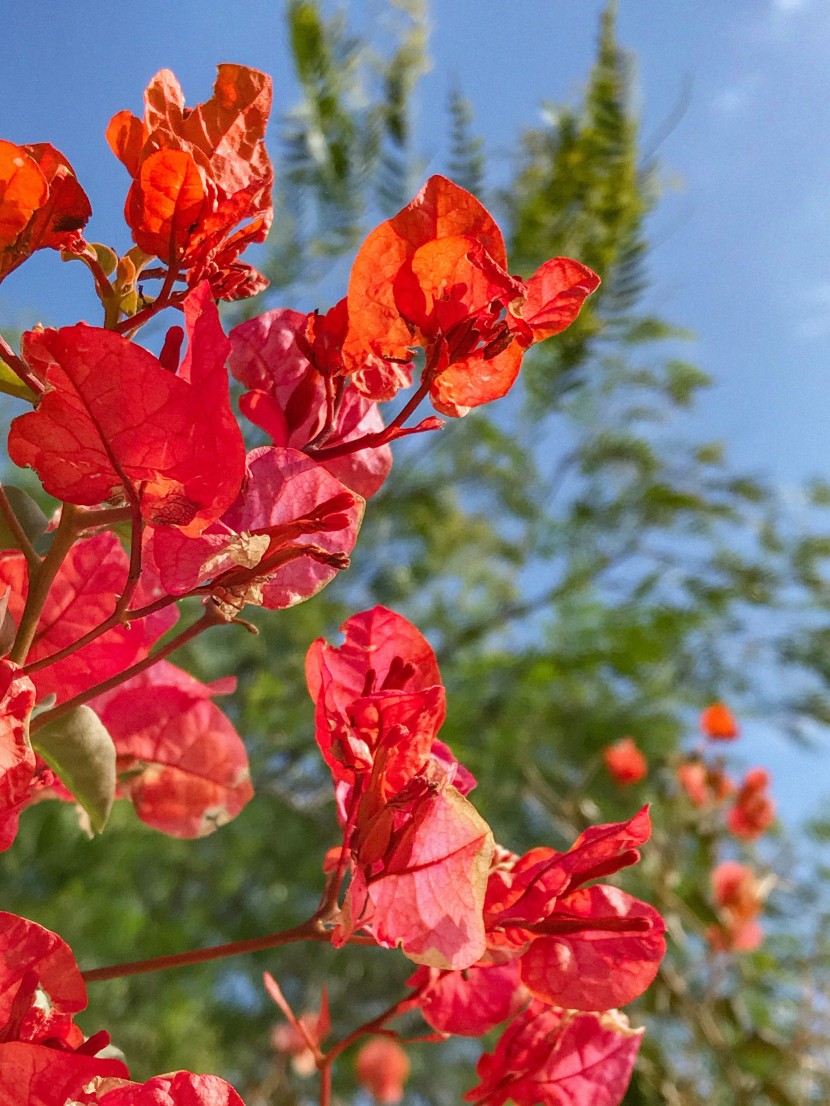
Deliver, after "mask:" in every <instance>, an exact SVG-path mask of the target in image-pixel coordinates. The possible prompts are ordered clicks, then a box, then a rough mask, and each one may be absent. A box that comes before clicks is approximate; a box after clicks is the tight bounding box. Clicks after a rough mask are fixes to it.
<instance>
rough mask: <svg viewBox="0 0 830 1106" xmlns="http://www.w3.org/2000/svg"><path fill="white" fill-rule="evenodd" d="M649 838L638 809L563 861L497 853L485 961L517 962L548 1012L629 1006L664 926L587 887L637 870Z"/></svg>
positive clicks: (644, 814)
mask: <svg viewBox="0 0 830 1106" xmlns="http://www.w3.org/2000/svg"><path fill="white" fill-rule="evenodd" d="M650 832H651V824H650V821H649V817H648V810H647V808H643V810H641V811H640V812H639V813H638V814H636V815H635V816H634V817H633V818H631V819H630V820H629V821H628V822H619V823H611V824H609V825H603V826H592V827H590V828H589V829H587V830H585V832H584V833H583V834H581V835H580V837H579V838H578V839H577V840H576V842H575V843H574V844H573V846H572V847H571V848H570V849H569V850H568V851H567V852H565V853H557V852H556V851H555V850H553V849H547V848H538V849H533V850H531V851H530V852H529V853H526V854H525V855H524V856H522V857H515V856H512V854H509V853H505V852H504V851H501V852H499V853H497V854H496V857H495V863H494V865H493V868H492V869H491V872H490V879H489V883H488V887H487V900H486V905H485V923H486V927H487V941H488V947H489V949H490V953H489V956H490V958H491V959H492V960H496V961H498V960H499V959H505V958H506V957H509V956H511V955H512V956H518V957H519V958H520V973H521V979H522V982H523V983H524V984H525V985H526V986H527V987H528V988H529V989H530V991H531V992H532V993H533V994H534V995H535V996H536V997H537V998H540V999H542V1000H543V1001H545V1002H548V1003H551V1004H553V1005H556V1006H566V1007H568V1008H570V1009H573V1010H606V1009H608V1008H609V1007H611V1006H623V1005H625V1004H626V1003H628V1002H631V1001H632V1000H633V999H635V998H636V997H637V996H638V995H640V994H641V993H642V992H643V991H644V990H645V989H646V987H648V985H649V984H650V983H651V981H652V980H653V979H654V976H655V975H656V974H657V968H658V967H659V964H660V961H661V960H662V958H663V955H664V953H665V949H666V944H665V938H664V931H665V925H664V922H663V919H662V918H661V917H660V915H659V914H658V913H657V911H656V910H654V908H653V907H651V906H649V905H648V904H646V903H643V902H640V901H639V900H638V899H634V898H632V897H631V896H630V895H628V894H626V893H625V892H624V891H621V890H620V889H619V888H617V887H612V886H608V885H606V884H595V883H593V881H594V880H596V879H599V878H601V877H602V876H606V875H610V874H611V873H613V872H616V871H619V870H620V869H621V868H624V867H626V866H627V865H629V864H633V863H635V862H636V861H637V860H638V859H639V852H638V846H639V845H642V844H643V843H644V842H645V841H646V840H647V839H648V837H649V834H650ZM586 884H591V886H586Z"/></svg>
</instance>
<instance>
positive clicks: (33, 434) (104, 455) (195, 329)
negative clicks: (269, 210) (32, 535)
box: [9, 286, 245, 533]
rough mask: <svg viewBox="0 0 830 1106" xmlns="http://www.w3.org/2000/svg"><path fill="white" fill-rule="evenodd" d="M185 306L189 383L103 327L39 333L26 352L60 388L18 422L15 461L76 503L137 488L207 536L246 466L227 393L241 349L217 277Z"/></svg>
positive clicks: (167, 520)
mask: <svg viewBox="0 0 830 1106" xmlns="http://www.w3.org/2000/svg"><path fill="white" fill-rule="evenodd" d="M185 312H186V321H187V329H188V334H189V339H190V346H189V349H188V354H187V357H186V359H185V365H187V366H192V368H191V369H190V380H189V382H188V380H186V379H183V378H181V377H179V376H174V375H173V374H172V373H170V372H168V371H167V370H166V369H165V368H163V367H162V366H161V364H160V363H159V362H158V361H157V360H156V358H155V357H153V356H152V354H150V353H148V352H147V351H146V350H143V349H141V348H140V347H139V346H136V345H135V344H134V343H132V342H129V341H127V339H126V338H122V337H121V336H120V335H118V334H114V333H112V332H110V331H107V330H102V329H99V328H98V327H90V326H85V325H84V324H79V325H77V326H74V327H66V328H64V329H62V330H44V331H32V332H30V333H29V334H27V335H26V336H25V337H24V346H23V353H24V358H25V359H26V360H27V361H28V362H29V364H30V365H31V366H32V367H33V369H34V370H35V371H36V372H38V374H39V375H40V376H41V378H42V379H43V380H44V381H45V382H46V383H47V385H48V386H49V390H48V391H47V392H46V394H45V395H44V396H42V398H41V400H40V402H39V405H38V408H37V410H36V411H33V412H32V413H31V414H28V415H23V416H21V417H20V418H17V419H15V420H14V421H13V423H12V429H11V433H10V435H9V455H10V457H11V458H12V460H13V461H14V462H15V463H16V464H19V465H24V466H25V465H29V466H31V467H32V468H34V469H35V470H36V471H37V473H38V475H39V476H40V478H41V480H42V481H43V485H44V487H45V488H46V490H47V491H48V492H50V494H52V495H54V496H55V497H56V498H58V499H62V500H63V501H64V502H70V503H77V504H86V505H90V506H91V505H95V504H98V503H100V502H102V501H105V500H107V499H110V498H112V497H113V496H117V495H120V494H122V489H123V488H124V486H125V485H126V486H129V487H131V488H132V489H133V492H134V494H135V495H136V497H137V498H138V500H139V503H140V505H141V511H142V514H143V515H144V517H145V518H146V519H147V521H148V522H150V523H152V524H153V525H156V526H161V525H173V526H181V527H188V528H189V531H190V532H194V533H198V532H200V531H201V530H202V529H204V527H205V526H206V525H208V524H209V523H210V522H211V521H213V519H215V518H218V517H219V516H220V515H221V514H222V513H223V511H224V510H225V509H226V508H227V507H228V506H229V505H230V503H231V502H232V501H233V499H234V498H235V497H236V495H237V493H238V491H239V486H240V484H241V481H242V476H243V473H244V464H245V451H244V444H243V441H242V435H241V432H240V431H239V428H238V426H237V425H236V423H235V420H234V419H233V417H232V414H231V411H230V400H229V396H228V392H227V376H226V373H225V358H226V356H227V352H228V348H229V347H228V344H227V339H226V338H225V336H224V334H223V333H222V330H221V327H220V325H219V322H218V313H217V311H216V307H215V305H214V304H213V302H212V300H211V299H210V293H209V290H208V289H207V287H206V286H203V287H202V288H200V289H197V290H196V291H194V292H193V293H191V295H190V297H188V300H187V303H186V307H185ZM184 370H185V366H183V371H184Z"/></svg>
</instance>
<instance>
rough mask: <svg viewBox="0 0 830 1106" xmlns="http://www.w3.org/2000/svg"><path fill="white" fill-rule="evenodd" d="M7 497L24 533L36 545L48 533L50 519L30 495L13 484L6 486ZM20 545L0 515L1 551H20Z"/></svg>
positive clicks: (0, 514)
mask: <svg viewBox="0 0 830 1106" xmlns="http://www.w3.org/2000/svg"><path fill="white" fill-rule="evenodd" d="M5 492H6V496H7V497H8V500H9V503H11V506H12V510H13V511H14V513H15V515H17V521H18V522H19V523H20V525H21V527H22V528H23V533H24V534H25V535H26V537H27V538H28V539H29V541H30V542H32V543H34V542H36V541H37V540H38V538H40V537H41V536H42V535H43V534H45V533H46V530H47V527H48V526H49V519H48V518H47V517H46V515H45V514H44V513H43V511H41V509H40V507H38V505H37V503H35V501H34V500H33V499H32V497H31V496H30V495H27V494H26V492H24V491H23V489H22V488H17V487H15V486H14V485H13V484H6V485H5ZM19 548H20V543H19V542H18V540H17V538H16V537H15V536H14V534H13V533H12V531H11V528H10V527H9V524H8V522H7V521H6V519H5V518H4V516H3V515H2V513H0V549H19Z"/></svg>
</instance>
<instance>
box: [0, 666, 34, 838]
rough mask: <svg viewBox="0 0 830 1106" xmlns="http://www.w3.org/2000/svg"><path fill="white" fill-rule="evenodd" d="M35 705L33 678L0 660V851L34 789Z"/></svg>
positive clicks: (13, 834) (14, 833) (13, 830)
mask: <svg viewBox="0 0 830 1106" xmlns="http://www.w3.org/2000/svg"><path fill="white" fill-rule="evenodd" d="M34 705H35V686H34V684H33V683H32V681H31V680H30V679H29V678H28V676H26V675H24V674H23V673H22V672H21V671H20V669H19V667H18V666H17V665H16V664H15V663H14V662H13V661H10V660H8V659H6V658H3V659H2V660H0V852H1V851H2V850H3V849H7V848H8V847H9V845H11V843H12V841H14V838H15V835H16V834H17V821H18V816H19V814H20V810H21V808H22V807H23V806H25V804H26V803H27V802H28V799H29V795H30V791H31V785H32V777H33V776H34V771H35V754H34V752H33V751H32V747H31V745H30V744H29V736H28V733H27V725H28V720H29V715H30V714H31V712H32V707H33V706H34Z"/></svg>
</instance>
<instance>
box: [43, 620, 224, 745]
mask: <svg viewBox="0 0 830 1106" xmlns="http://www.w3.org/2000/svg"><path fill="white" fill-rule="evenodd" d="M220 624H225V623H224V620H220V621H217V618H216V616H215V614H214V613H213V611H212V610H210V609H208V610H206V611H205V613H204V614H203V615H202V617H201V618H200V619H198V620H197V621H196V622H194V623H193V624H192V625H191V626H188V627H187V629H185V630H182V631H181V633H179V634H176V636H175V637H174V638H171V639H170V641H168V642H167V644H166V645H163V646H162V647H161V648H160V649H157V650H156V651H155V652H154V653H151V654H150V656H149V657H145V658H144V660H140V661H137V662H136V663H135V664H133V665H131V666H130V667H129V668H125V669H124V671H123V672H117V673H116V674H115V675H114V676H110V678H109V679H108V680H102V681H101V683H100V684H96V685H95V686H94V687H90V688H88V689H87V690H86V691H82V692H80V693H79V694H78V695H73V697H72V698H71V699H67V700H66V701H65V702H63V703H58V705H57V706H56V707H52V709H51V710H47V711H44V712H43V713H42V714H39V715H38V716H37V718H35V719H33V720H32V725H31V732H32V733H36V732H37V730H39V729H40V728H41V726H45V725H46V724H47V723H49V722H54V720H55V719H56V718H60V717H61V716H62V715H64V714H68V713H69V711H71V710H74V709H75V708H76V707H80V706H83V704H84V703H87V702H88V701H89V700H90V699H94V698H95V696H96V695H102V694H103V693H104V692H105V691H110V690H111V689H112V688H114V687H118V685H119V684H123V683H125V682H126V681H127V680H130V679H132V677H133V676H138V675H140V674H141V673H142V672H145V671H146V670H147V669H148V668H152V666H153V665H154V664H155V663H156V662H157V661H160V660H164V658H165V657H168V656H169V655H170V654H171V653H173V652H175V650H176V649H180V648H181V647H182V646H183V645H186V644H187V642H188V641H192V640H193V638H195V637H198V636H199V634H202V633H204V631H205V630H209V629H210V627H211V626H217V625H220ZM50 659H51V658H50Z"/></svg>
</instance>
